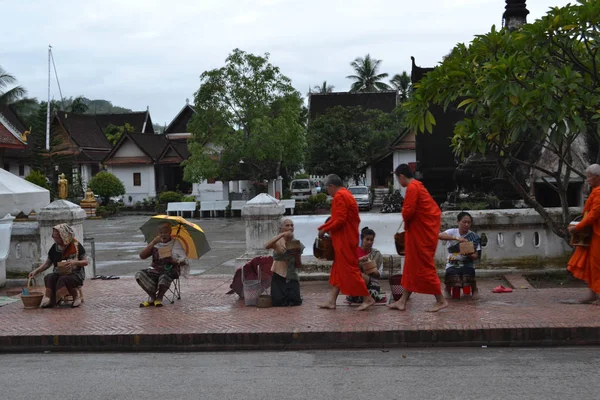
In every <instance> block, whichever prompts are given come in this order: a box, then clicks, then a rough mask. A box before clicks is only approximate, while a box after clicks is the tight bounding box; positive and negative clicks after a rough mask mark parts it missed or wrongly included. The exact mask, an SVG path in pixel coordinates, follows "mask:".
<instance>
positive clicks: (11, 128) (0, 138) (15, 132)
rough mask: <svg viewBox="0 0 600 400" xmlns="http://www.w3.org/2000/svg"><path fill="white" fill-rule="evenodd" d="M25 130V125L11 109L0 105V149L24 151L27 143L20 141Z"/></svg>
mask: <svg viewBox="0 0 600 400" xmlns="http://www.w3.org/2000/svg"><path fill="white" fill-rule="evenodd" d="M25 130H26V129H25V124H24V123H23V122H22V121H21V119H20V118H19V117H18V115H17V114H16V113H15V112H14V110H13V109H12V107H10V106H8V105H4V104H0V148H10V149H22V150H25V149H26V148H27V143H25V142H24V141H23V140H21V135H22V134H23V132H25Z"/></svg>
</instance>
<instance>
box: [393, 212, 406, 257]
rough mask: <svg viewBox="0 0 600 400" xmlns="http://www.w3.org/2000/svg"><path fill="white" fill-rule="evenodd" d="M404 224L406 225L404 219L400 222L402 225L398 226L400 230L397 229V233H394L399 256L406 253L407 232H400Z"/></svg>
mask: <svg viewBox="0 0 600 400" xmlns="http://www.w3.org/2000/svg"><path fill="white" fill-rule="evenodd" d="M402 225H404V220H402V222H401V223H400V226H399V227H398V231H396V234H395V235H394V244H395V245H396V253H398V255H399V256H403V255H404V253H405V245H404V234H405V232H404V231H402V232H400V229H402Z"/></svg>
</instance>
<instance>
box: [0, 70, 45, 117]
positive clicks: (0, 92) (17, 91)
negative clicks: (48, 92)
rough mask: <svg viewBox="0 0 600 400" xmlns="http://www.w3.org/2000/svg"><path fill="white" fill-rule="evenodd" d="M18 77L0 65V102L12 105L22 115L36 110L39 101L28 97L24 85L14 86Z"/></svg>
mask: <svg viewBox="0 0 600 400" xmlns="http://www.w3.org/2000/svg"><path fill="white" fill-rule="evenodd" d="M16 82H17V79H16V78H15V77H14V76H13V75H11V74H9V73H8V72H6V71H5V70H4V69H3V68H2V67H0V104H9V105H11V106H12V107H13V108H14V109H15V110H16V111H17V112H18V113H19V114H20V115H23V116H25V115H29V114H31V113H32V112H34V111H35V106H36V105H37V101H36V100H35V99H32V98H29V97H27V90H26V89H25V88H24V87H23V86H14V85H15V83H16Z"/></svg>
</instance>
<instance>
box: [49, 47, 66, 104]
mask: <svg viewBox="0 0 600 400" xmlns="http://www.w3.org/2000/svg"><path fill="white" fill-rule="evenodd" d="M50 58H51V59H52V66H53V67H54V75H55V76H56V84H57V85H58V93H59V94H60V102H61V103H62V107H63V110H64V109H65V99H64V97H63V95H62V90H61V89H60V81H59V80H58V71H57V70H56V64H54V54H52V50H50Z"/></svg>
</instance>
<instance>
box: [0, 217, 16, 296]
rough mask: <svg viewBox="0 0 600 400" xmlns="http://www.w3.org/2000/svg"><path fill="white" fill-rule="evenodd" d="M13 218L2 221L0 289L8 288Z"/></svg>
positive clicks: (0, 228)
mask: <svg viewBox="0 0 600 400" xmlns="http://www.w3.org/2000/svg"><path fill="white" fill-rule="evenodd" d="M14 219H15V217H13V216H12V215H10V214H6V216H5V217H4V218H2V219H0V287H4V286H6V261H5V260H6V259H7V258H8V252H9V250H10V234H11V231H12V225H13V220H14Z"/></svg>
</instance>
